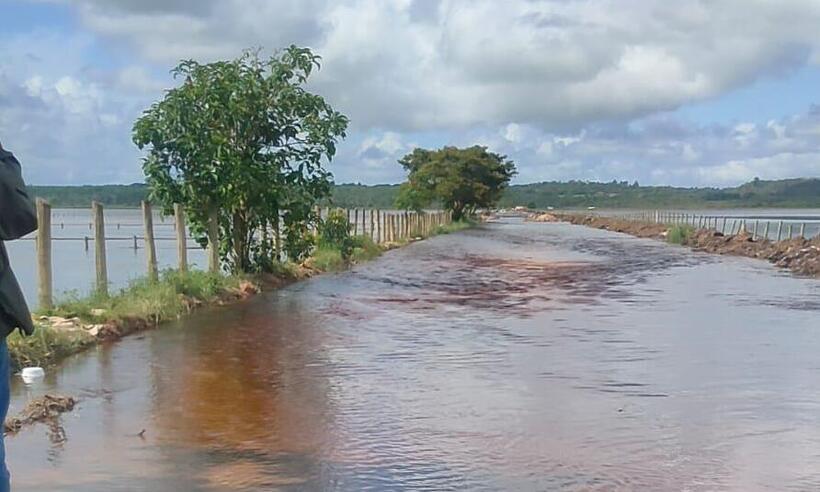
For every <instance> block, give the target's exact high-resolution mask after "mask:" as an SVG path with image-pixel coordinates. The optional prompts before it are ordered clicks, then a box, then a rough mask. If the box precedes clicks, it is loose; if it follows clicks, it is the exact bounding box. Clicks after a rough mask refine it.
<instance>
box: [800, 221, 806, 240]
mask: <svg viewBox="0 0 820 492" xmlns="http://www.w3.org/2000/svg"><path fill="white" fill-rule="evenodd" d="M800 237H806V223H805V222H803V223H802V224H800Z"/></svg>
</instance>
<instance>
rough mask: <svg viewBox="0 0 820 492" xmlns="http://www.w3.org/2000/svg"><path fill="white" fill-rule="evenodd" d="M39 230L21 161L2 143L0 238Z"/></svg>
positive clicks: (0, 162) (0, 163)
mask: <svg viewBox="0 0 820 492" xmlns="http://www.w3.org/2000/svg"><path fill="white" fill-rule="evenodd" d="M35 230H37V211H36V209H35V208H34V203H33V202H32V201H31V198H29V196H28V193H27V191H26V184H25V182H23V175H22V170H21V168H20V162H19V161H18V160H17V159H16V158H15V157H14V155H12V153H11V152H7V151H6V150H5V149H3V146H2V144H0V240H3V241H9V240H12V239H19V238H21V237H23V236H25V235H26V234H28V233H30V232H33V231H35Z"/></svg>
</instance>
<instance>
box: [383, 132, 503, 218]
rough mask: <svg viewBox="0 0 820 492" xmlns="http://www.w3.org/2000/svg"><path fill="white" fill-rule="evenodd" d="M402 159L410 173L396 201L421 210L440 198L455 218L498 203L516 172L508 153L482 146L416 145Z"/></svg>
mask: <svg viewBox="0 0 820 492" xmlns="http://www.w3.org/2000/svg"><path fill="white" fill-rule="evenodd" d="M399 163H400V164H401V165H402V166H403V167H404V169H405V170H406V171H407V172H408V176H407V182H405V183H404V184H402V186H401V188H400V190H399V196H398V198H397V199H396V205H397V206H398V207H400V208H404V209H415V210H419V209H421V208H422V207H424V206H426V205H429V204H430V203H433V202H438V203H441V204H442V205H443V206H444V207H445V208H446V209H448V210H450V211H452V213H453V218H454V219H455V220H459V219H461V218H463V217H464V216H465V215H470V214H473V213H474V212H475V210H476V209H478V208H482V207H492V206H495V204H496V203H497V202H498V200H499V199H500V198H501V195H502V193H503V192H504V190H505V189H506V188H507V185H508V184H509V182H510V179H512V177H513V176H515V174H516V170H515V165H514V164H513V162H512V161H510V160H509V159H507V157H506V156H503V155H500V154H495V153H493V152H489V151H488V150H487V148H486V147H481V146H473V147H468V148H465V149H459V148H456V147H444V148H441V149H439V150H425V149H415V150H414V151H413V152H411V153H410V154H408V155H406V156H404V157H403V158H402V159H401V160H400V161H399Z"/></svg>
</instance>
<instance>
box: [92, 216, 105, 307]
mask: <svg viewBox="0 0 820 492" xmlns="http://www.w3.org/2000/svg"><path fill="white" fill-rule="evenodd" d="M91 210H92V213H93V219H94V259H95V264H96V266H97V293H98V294H100V295H102V296H107V295H108V263H107V261H106V257H105V214H104V211H103V206H102V203H99V202H92V203H91Z"/></svg>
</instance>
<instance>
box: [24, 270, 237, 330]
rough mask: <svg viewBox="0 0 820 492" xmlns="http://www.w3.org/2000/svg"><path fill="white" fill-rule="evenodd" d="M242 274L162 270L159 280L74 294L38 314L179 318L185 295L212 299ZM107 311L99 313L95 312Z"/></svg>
mask: <svg viewBox="0 0 820 492" xmlns="http://www.w3.org/2000/svg"><path fill="white" fill-rule="evenodd" d="M240 281H241V279H240V278H239V277H227V276H224V275H219V274H212V273H207V272H201V271H190V272H188V273H184V274H183V273H180V272H178V271H176V270H166V271H164V272H162V274H161V276H160V279H159V281H158V282H152V281H150V280H148V279H139V280H135V281H133V282H132V283H131V284H130V285H129V286H128V287H126V288H125V289H123V290H121V291H119V292H117V293H115V294H113V295H110V296H103V295H100V294H92V295H91V296H89V297H79V296H76V295H70V296H69V297H68V298H67V299H65V300H63V301H62V302H60V303H58V304H57V305H56V306H55V307H54V308H53V309H50V310H46V311H43V312H40V313H38V314H42V315H47V316H61V317H64V318H73V317H77V318H80V319H82V320H83V321H85V322H88V323H104V322H107V321H118V320H122V319H125V318H127V317H130V318H141V319H146V320H150V321H153V322H155V323H159V322H160V321H163V320H167V319H173V318H176V317H178V316H180V315H182V314H184V313H185V312H187V309H188V308H187V307H186V305H185V303H184V302H182V299H181V296H186V297H189V298H194V299H197V300H200V301H209V300H212V299H213V298H215V297H217V296H218V295H219V294H221V293H224V292H226V291H228V290H231V289H235V288H237V287H238V286H239V283H240ZM95 310H103V313H102V314H99V315H95V314H93V313H92V311H95Z"/></svg>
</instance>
